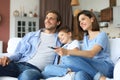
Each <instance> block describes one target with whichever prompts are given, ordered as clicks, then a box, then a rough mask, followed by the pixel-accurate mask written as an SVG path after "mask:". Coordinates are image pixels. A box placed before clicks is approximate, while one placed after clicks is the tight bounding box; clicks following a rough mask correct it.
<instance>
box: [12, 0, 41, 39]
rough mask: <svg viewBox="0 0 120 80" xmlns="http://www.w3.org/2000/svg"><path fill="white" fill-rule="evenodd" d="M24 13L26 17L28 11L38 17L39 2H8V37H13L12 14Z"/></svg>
mask: <svg viewBox="0 0 120 80" xmlns="http://www.w3.org/2000/svg"><path fill="white" fill-rule="evenodd" d="M15 10H18V11H19V12H21V11H22V12H25V13H27V15H28V14H29V12H30V11H32V12H33V13H34V12H36V13H37V14H38V16H39V0H11V1H10V37H14V36H15V17H14V16H13V12H14V11H15Z"/></svg>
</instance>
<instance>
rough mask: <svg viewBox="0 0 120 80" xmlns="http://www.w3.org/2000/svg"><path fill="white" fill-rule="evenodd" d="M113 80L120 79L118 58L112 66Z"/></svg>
mask: <svg viewBox="0 0 120 80" xmlns="http://www.w3.org/2000/svg"><path fill="white" fill-rule="evenodd" d="M114 80H120V59H119V60H118V61H117V62H116V64H115V67H114Z"/></svg>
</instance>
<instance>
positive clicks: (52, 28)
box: [45, 27, 56, 30]
mask: <svg viewBox="0 0 120 80" xmlns="http://www.w3.org/2000/svg"><path fill="white" fill-rule="evenodd" d="M45 29H47V30H55V29H56V27H50V28H45Z"/></svg>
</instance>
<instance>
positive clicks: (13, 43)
mask: <svg viewBox="0 0 120 80" xmlns="http://www.w3.org/2000/svg"><path fill="white" fill-rule="evenodd" d="M20 40H21V38H15V37H14V38H10V39H9V41H8V47H7V53H11V54H12V53H14V51H15V49H16V47H17V44H18V43H19V41H20Z"/></svg>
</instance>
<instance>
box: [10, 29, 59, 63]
mask: <svg viewBox="0 0 120 80" xmlns="http://www.w3.org/2000/svg"><path fill="white" fill-rule="evenodd" d="M41 31H43V29H41V30H39V31H36V32H30V33H28V34H26V35H25V36H24V37H23V38H22V40H21V41H20V42H19V44H18V45H17V48H16V50H15V52H14V54H13V55H12V56H10V57H9V58H10V60H12V61H15V62H26V61H28V60H29V59H31V58H32V57H33V56H34V54H35V53H36V51H37V48H38V45H39V43H40V42H41V39H40V35H41ZM55 37H56V46H60V45H61V44H60V42H59V40H58V38H57V33H56V35H55ZM13 45H14V44H13Z"/></svg>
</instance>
